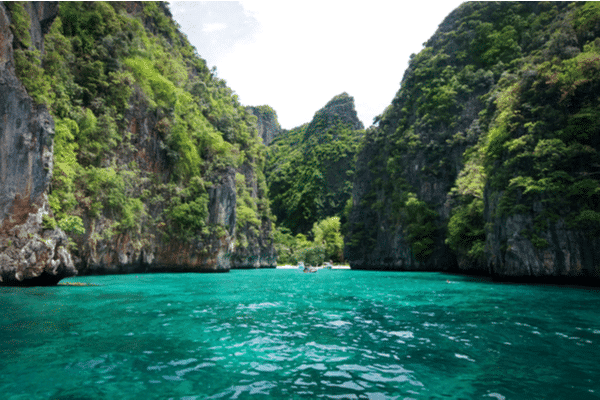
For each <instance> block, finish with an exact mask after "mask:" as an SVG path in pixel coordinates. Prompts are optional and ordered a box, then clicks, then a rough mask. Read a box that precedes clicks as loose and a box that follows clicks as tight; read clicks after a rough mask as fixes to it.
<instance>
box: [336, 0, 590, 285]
mask: <svg viewBox="0 0 600 400" xmlns="http://www.w3.org/2000/svg"><path fill="white" fill-rule="evenodd" d="M588 7H591V6H590V5H587V6H585V5H583V4H577V5H571V6H568V7H567V5H566V4H563V3H554V4H547V3H522V4H519V5H516V4H514V3H513V4H509V3H477V2H472V3H465V4H463V5H461V6H460V7H459V8H458V9H457V10H455V11H453V12H452V13H451V14H450V15H449V16H448V17H447V18H446V19H445V20H444V22H443V23H442V24H441V25H440V27H439V29H438V31H437V32H436V33H435V35H434V36H433V37H432V38H431V39H430V40H429V41H428V42H427V43H426V44H425V46H426V47H425V49H424V50H423V51H422V52H421V53H420V54H417V55H414V56H413V57H412V58H411V62H410V63H409V67H408V69H407V70H406V72H405V75H404V77H403V80H402V83H401V87H400V90H399V91H398V93H397V95H396V97H395V98H394V100H393V101H392V104H391V105H390V106H389V107H388V108H387V109H386V110H385V111H384V113H383V114H382V115H381V116H380V117H378V118H376V120H377V121H378V123H379V125H378V126H377V127H376V128H374V129H369V130H367V134H366V139H365V141H364V143H363V146H362V149H361V152H360V153H359V155H358V157H357V166H356V173H355V179H354V182H353V196H352V210H351V212H350V215H349V221H348V229H347V234H346V238H345V244H346V247H345V257H346V259H347V260H348V261H349V262H350V265H351V266H352V268H357V269H393V270H431V271H456V272H465V273H474V274H486V275H491V276H493V277H495V278H498V279H511V280H551V281H557V282H572V281H575V280H579V281H582V282H585V283H588V282H596V283H597V282H599V281H600V280H599V279H600V267H598V265H599V262H600V247H599V245H600V239H599V237H600V234H599V231H598V229H597V221H598V220H599V219H600V209H599V207H598V204H599V203H598V201H597V199H598V197H597V196H598V193H600V183H599V182H598V168H599V167H598V165H600V164H599V162H598V160H599V158H598V152H599V151H600V141H599V140H598V139H597V138H596V135H595V133H592V132H596V130H597V129H596V128H595V127H596V126H597V125H595V124H597V123H598V122H597V120H598V119H597V117H596V115H597V114H596V113H594V112H591V111H589V113H588V110H591V108H589V107H591V104H594V105H595V106H594V107H596V105H597V95H596V94H595V93H596V91H597V88H598V86H599V85H600V83H598V80H597V78H596V76H595V75H594V76H593V75H588V74H587V73H588V71H589V69H588V68H589V65H588V61H587V60H588V58H594V59H596V57H597V51H595V50H592V47H590V46H591V44H590V43H592V42H593V41H594V40H596V41H597V40H598V39H597V37H598V34H599V33H598V29H597V27H598V18H597V16H596V15H595V14H594V15H592V14H589V10H588ZM513 13H514V14H515V15H516V14H519V15H520V17H519V18H529V19H530V20H531V21H534V20H535V21H541V20H544V18H546V17H548V16H549V15H551V14H552V15H554V16H555V17H556V19H554V20H547V21H546V20H545V21H546V22H544V23H543V24H539V25H535V24H533V23H531V24H527V25H523V26H522V27H521V28H519V29H520V30H519V31H518V33H517V30H516V29H515V31H514V32H513V34H514V35H513V36H512V37H511V38H510V41H509V36H510V35H507V36H504V37H503V40H496V39H498V38H500V34H499V33H498V32H500V31H501V30H502V29H503V28H504V27H505V26H507V25H506V23H505V21H508V20H509V19H510V18H512V17H509V16H512V15H513ZM503 18H506V20H503ZM553 18H554V17H553ZM466 21H469V22H468V23H466ZM569 21H570V22H569ZM470 26H477V28H475V29H472V28H470ZM511 26H512V25H511ZM555 31H556V32H560V34H558V33H556V34H553V35H552V38H551V39H550V40H548V37H549V34H550V33H551V32H555ZM507 32H508V31H504V33H507ZM524 38H529V39H527V40H525V39H524ZM492 39H493V40H496V41H495V42H493V40H492ZM506 44H510V46H505V45H506ZM502 46H505V47H502ZM501 47H502V49H503V50H502V51H499V49H500V48H501ZM580 51H581V52H582V53H581V54H580V53H579V52H580ZM583 53H586V54H583ZM534 54H541V55H542V56H541V57H537V56H533V55H534ZM544 57H546V58H544ZM509 63H512V64H513V65H517V63H521V64H520V65H523V66H524V65H526V66H527V68H525V67H522V68H521V69H520V70H518V69H517V70H515V69H513V68H511V67H508V64H509ZM594 68H596V67H594ZM548 71H552V73H550V72H548ZM557 71H558V72H557ZM446 73H448V75H446V76H444V74H446ZM563 73H564V75H561V77H560V78H559V74H563ZM553 74H554V75H553ZM567 75H568V76H569V78H568V79H567V78H565V76H567ZM569 79H570V80H569ZM573 82H575V83H573ZM581 82H585V85H584V84H581ZM580 84H581V86H579V85H580ZM534 126H535V128H533V127H534ZM592 126H594V128H591V127H592ZM541 127H543V128H541Z"/></svg>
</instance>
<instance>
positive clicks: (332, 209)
mask: <svg viewBox="0 0 600 400" xmlns="http://www.w3.org/2000/svg"><path fill="white" fill-rule="evenodd" d="M361 128H362V124H361V123H360V121H358V118H357V117H356V111H355V110H354V99H353V98H352V97H351V96H349V95H348V94H346V93H343V94H341V95H339V96H336V97H334V98H333V99H332V100H331V101H330V102H329V103H328V104H327V105H326V106H325V107H324V108H323V109H322V110H320V111H318V112H317V113H316V114H315V116H314V118H313V120H312V121H311V122H310V123H307V124H304V125H302V126H300V127H297V128H294V129H292V130H289V131H284V132H282V133H280V134H279V135H278V136H277V137H276V138H275V140H274V141H273V142H272V143H271V144H270V145H269V148H268V160H267V164H266V176H267V184H268V187H269V198H270V200H271V206H272V209H273V213H274V214H275V216H276V217H277V224H278V226H280V227H282V228H287V229H288V230H289V231H290V232H292V233H293V234H298V233H302V234H305V235H306V234H309V233H310V230H311V229H312V227H313V224H314V223H315V222H317V221H320V220H324V219H326V218H329V217H333V216H338V217H341V218H343V211H344V206H345V205H346V202H347V201H348V199H349V198H350V195H351V191H352V183H351V180H352V175H353V171H354V156H355V154H356V152H357V150H358V145H359V142H360V138H361V137H362V135H363V134H364V131H363V130H362V129H361Z"/></svg>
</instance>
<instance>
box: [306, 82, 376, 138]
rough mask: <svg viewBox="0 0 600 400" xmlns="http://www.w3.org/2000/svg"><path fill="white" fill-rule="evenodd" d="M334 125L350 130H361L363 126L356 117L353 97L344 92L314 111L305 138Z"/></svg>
mask: <svg viewBox="0 0 600 400" xmlns="http://www.w3.org/2000/svg"><path fill="white" fill-rule="evenodd" d="M336 125H346V126H348V127H349V128H350V129H351V130H362V129H364V128H365V127H364V125H363V123H362V122H361V121H360V119H358V114H357V113H356V108H355V107H354V97H352V96H350V95H349V94H348V93H346V92H344V93H342V94H339V95H337V96H335V97H334V98H333V99H331V100H329V102H328V103H327V104H326V105H325V107H323V108H321V109H320V110H319V111H317V112H316V113H315V115H314V117H313V119H312V120H311V122H310V123H309V124H308V127H307V129H306V135H305V140H307V139H308V138H310V137H311V136H313V135H314V134H317V135H322V134H324V133H325V132H327V130H328V129H330V128H332V127H334V126H336Z"/></svg>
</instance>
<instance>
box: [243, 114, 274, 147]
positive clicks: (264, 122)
mask: <svg viewBox="0 0 600 400" xmlns="http://www.w3.org/2000/svg"><path fill="white" fill-rule="evenodd" d="M246 110H247V111H248V112H250V113H251V114H252V115H254V116H255V117H256V118H257V120H256V128H257V129H258V135H259V136H260V137H261V138H262V141H263V143H264V145H265V146H268V145H269V144H270V143H271V142H272V141H273V139H275V137H277V135H279V134H280V133H281V126H279V122H278V121H277V113H275V111H274V110H273V109H272V108H271V107H269V106H262V107H246Z"/></svg>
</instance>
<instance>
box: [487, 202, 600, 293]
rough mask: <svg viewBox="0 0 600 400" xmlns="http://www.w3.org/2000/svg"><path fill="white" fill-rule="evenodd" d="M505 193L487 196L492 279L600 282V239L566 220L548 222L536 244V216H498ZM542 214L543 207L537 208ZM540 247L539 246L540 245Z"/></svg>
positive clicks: (488, 241)
mask: <svg viewBox="0 0 600 400" xmlns="http://www.w3.org/2000/svg"><path fill="white" fill-rule="evenodd" d="M501 197H502V193H488V195H487V196H486V212H485V217H486V220H487V221H489V226H490V227H491V231H490V232H489V233H488V235H487V238H486V250H487V254H489V256H488V258H487V268H488V272H489V274H490V275H491V276H493V277H497V278H501V279H509V280H518V281H530V280H539V279H542V280H546V281H554V282H561V281H562V282H564V281H565V280H569V281H578V282H580V283H589V282H593V281H598V280H600V238H599V237H593V236H590V235H589V234H586V233H585V232H582V231H581V230H576V229H572V228H571V229H570V228H569V227H568V224H567V223H566V222H565V219H564V218H561V219H558V220H556V221H552V220H548V221H547V224H548V226H547V228H546V229H544V230H543V231H540V232H539V236H538V237H537V238H536V241H532V240H531V237H530V235H528V234H527V233H528V232H532V231H533V230H534V229H535V228H534V226H535V222H534V216H533V215H532V214H514V215H504V216H498V214H500V213H499V212H498V208H499V204H498V203H499V199H500V198H501ZM534 208H535V209H536V210H538V211H540V210H542V209H543V205H542V204H541V203H537V204H535V205H534ZM536 244H537V245H536Z"/></svg>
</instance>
